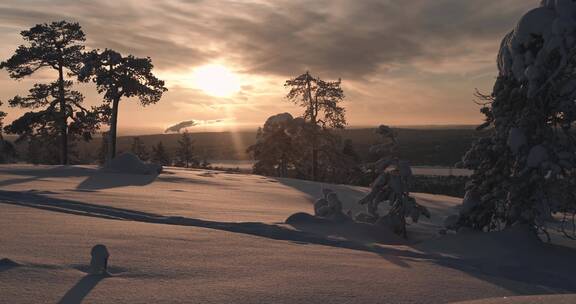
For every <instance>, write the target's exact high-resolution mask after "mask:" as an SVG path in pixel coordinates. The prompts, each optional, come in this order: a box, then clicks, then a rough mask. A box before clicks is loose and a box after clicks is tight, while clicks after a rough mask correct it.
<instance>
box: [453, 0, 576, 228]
mask: <svg viewBox="0 0 576 304" xmlns="http://www.w3.org/2000/svg"><path fill="white" fill-rule="evenodd" d="M498 69H499V75H498V78H497V80H496V83H495V85H494V90H493V92H492V94H491V95H487V96H485V95H481V94H479V96H480V97H482V99H484V100H485V104H484V107H483V108H482V111H481V112H482V113H484V114H485V116H486V122H485V123H484V124H483V125H482V126H480V129H485V128H488V127H492V128H491V129H490V130H489V136H487V137H485V138H482V139H480V140H478V141H477V142H475V143H474V145H473V146H472V148H471V149H470V151H469V152H468V153H467V154H466V156H465V157H464V159H463V164H464V165H465V166H466V167H468V168H470V169H473V170H475V173H474V175H473V176H472V180H471V182H470V183H469V185H468V186H467V191H468V193H467V195H466V198H465V200H464V206H463V208H462V209H461V214H460V219H459V221H458V225H457V226H460V227H461V226H466V227H471V228H474V229H478V230H500V229H503V228H505V227H509V226H512V225H514V224H517V223H527V224H529V225H530V226H531V227H533V228H534V229H535V230H539V231H545V227H546V221H547V220H548V219H549V218H550V216H551V214H554V213H563V214H565V215H573V214H574V213H575V211H576V174H575V151H576V138H575V136H574V132H573V130H572V127H573V123H574V121H575V120H576V104H575V100H576V72H575V71H576V70H575V69H576V3H575V2H574V1H572V0H546V1H542V3H541V5H540V7H537V8H535V9H533V10H531V11H529V12H527V13H526V14H525V15H524V16H523V17H522V18H521V19H520V21H519V22H518V24H517V25H516V27H515V28H514V30H513V31H511V32H510V33H509V34H508V35H506V36H505V37H504V39H503V40H502V44H501V47H500V52H499V54H498ZM572 218H573V217H572ZM565 235H566V236H571V237H574V236H576V235H574V231H570V232H568V231H565Z"/></svg>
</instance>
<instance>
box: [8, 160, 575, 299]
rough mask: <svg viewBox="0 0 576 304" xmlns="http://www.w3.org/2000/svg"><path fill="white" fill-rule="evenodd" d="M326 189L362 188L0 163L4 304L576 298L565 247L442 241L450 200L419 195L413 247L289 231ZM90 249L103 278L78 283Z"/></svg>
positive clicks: (344, 228) (387, 237) (328, 231)
mask: <svg viewBox="0 0 576 304" xmlns="http://www.w3.org/2000/svg"><path fill="white" fill-rule="evenodd" d="M322 187H330V188H333V189H334V190H336V192H337V193H338V195H339V197H340V199H341V200H342V201H343V202H344V203H345V209H353V210H354V211H359V210H360V208H359V207H358V206H356V204H355V202H356V201H357V200H358V199H360V197H361V196H362V195H363V194H364V193H366V191H367V190H366V189H364V188H359V187H351V186H342V185H339V186H333V185H321V184H318V183H314V182H307V181H298V180H291V179H275V178H268V177H262V176H255V175H245V174H227V173H222V172H216V171H204V170H182V169H176V168H169V169H167V170H166V172H165V173H163V174H161V175H159V176H154V175H128V174H119V173H112V172H103V171H100V170H97V169H96V168H94V167H59V166H26V165H9V166H0V303H14V304H17V303H80V302H83V303H449V302H458V301H470V300H479V299H486V298H499V297H504V296H517V295H535V294H537V295H546V294H555V293H574V292H576V281H575V280H574V279H573V278H574V276H573V274H574V273H575V271H576V263H574V260H575V259H576V254H575V252H576V251H574V249H573V248H569V247H565V246H564V247H562V246H557V245H545V244H540V243H539V242H537V241H536V240H533V239H530V238H529V237H527V236H526V235H524V234H523V233H522V231H511V232H506V233H497V234H476V233H472V232H469V233H464V234H457V235H456V234H454V235H447V236H444V237H441V236H440V235H439V234H438V233H437V232H438V230H439V229H440V226H441V225H440V223H441V222H442V220H443V218H444V217H445V216H446V215H449V214H453V213H455V212H457V209H456V208H457V205H458V204H459V203H460V199H457V198H451V197H445V196H436V195H429V194H416V196H417V198H418V201H419V202H420V203H421V204H423V205H425V206H427V207H428V208H429V209H430V210H431V212H432V215H433V218H432V219H431V220H428V221H424V222H423V223H422V224H419V225H412V226H410V227H409V232H410V235H409V236H410V240H408V241H406V240H403V239H400V238H398V237H396V236H394V235H391V234H390V233H388V232H387V231H384V230H381V229H379V228H375V227H371V226H367V225H360V224H346V225H336V224H314V223H306V222H304V223H299V224H293V225H288V224H284V220H285V219H286V218H287V217H289V216H290V215H292V214H293V213H296V212H308V213H312V212H313V211H312V210H313V208H312V202H313V200H314V198H315V197H317V196H319V195H320V193H321V189H322ZM554 240H555V241H556V240H557V238H555V239H554ZM99 243H101V244H105V245H106V246H107V247H108V250H109V251H110V254H111V256H110V261H109V264H110V272H111V273H112V276H110V277H100V276H91V275H88V274H87V273H86V270H87V265H88V264H89V261H90V249H91V247H92V246H93V245H95V244H99ZM530 299H532V300H534V301H537V302H532V303H546V302H547V300H541V299H550V298H544V297H532V298H530ZM556 299H560V298H555V300H554V301H556ZM562 299H566V300H567V301H569V302H566V303H574V302H576V299H574V297H572V296H563V297H562ZM484 301H486V302H481V303H494V302H491V300H484ZM498 301H503V302H502V303H521V302H505V301H507V300H502V299H500V300H498ZM558 301H560V300H558ZM522 303H523V302H522ZM555 303H556V302H555ZM557 303H561V302H557Z"/></svg>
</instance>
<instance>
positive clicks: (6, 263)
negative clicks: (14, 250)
mask: <svg viewBox="0 0 576 304" xmlns="http://www.w3.org/2000/svg"><path fill="white" fill-rule="evenodd" d="M17 266H20V264H18V263H16V262H14V261H12V260H11V259H6V258H4V259H0V268H11V267H17Z"/></svg>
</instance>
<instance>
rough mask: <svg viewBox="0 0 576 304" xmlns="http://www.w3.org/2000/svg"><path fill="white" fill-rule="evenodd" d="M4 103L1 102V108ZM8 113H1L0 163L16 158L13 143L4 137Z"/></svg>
mask: <svg viewBox="0 0 576 304" xmlns="http://www.w3.org/2000/svg"><path fill="white" fill-rule="evenodd" d="M1 105H2V101H0V106H1ZM5 117H6V112H4V111H0V163H5V162H8V161H10V159H13V158H15V157H16V149H15V148H14V145H12V143H11V142H9V141H7V140H5V139H4V137H3V135H2V128H3V127H4V126H3V123H4V118H5Z"/></svg>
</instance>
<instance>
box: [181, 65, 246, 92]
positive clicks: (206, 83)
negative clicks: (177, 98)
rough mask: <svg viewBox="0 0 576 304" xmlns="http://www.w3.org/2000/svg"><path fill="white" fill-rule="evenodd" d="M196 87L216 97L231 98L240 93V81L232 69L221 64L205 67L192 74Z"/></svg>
mask: <svg viewBox="0 0 576 304" xmlns="http://www.w3.org/2000/svg"><path fill="white" fill-rule="evenodd" d="M192 84H193V85H194V87H196V88H198V89H200V90H202V91H204V93H206V94H208V95H211V96H215V97H231V96H232V95H234V94H235V93H237V92H239V91H240V79H239V77H238V76H237V75H236V74H234V73H233V72H232V71H230V69H228V68H227V67H225V66H223V65H219V64H210V65H204V66H201V67H199V68H197V69H195V70H194V72H193V74H192Z"/></svg>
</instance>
